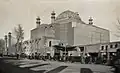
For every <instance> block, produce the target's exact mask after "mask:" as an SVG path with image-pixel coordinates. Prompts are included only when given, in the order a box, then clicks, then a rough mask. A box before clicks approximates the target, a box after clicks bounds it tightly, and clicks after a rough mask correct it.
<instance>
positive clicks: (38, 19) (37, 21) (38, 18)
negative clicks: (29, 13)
mask: <svg viewBox="0 0 120 73" xmlns="http://www.w3.org/2000/svg"><path fill="white" fill-rule="evenodd" d="M40 23H41V22H40V17H39V16H38V17H37V18H36V24H37V28H38V27H39V26H40Z"/></svg>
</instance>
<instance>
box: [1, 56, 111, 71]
mask: <svg viewBox="0 0 120 73" xmlns="http://www.w3.org/2000/svg"><path fill="white" fill-rule="evenodd" d="M8 66H9V68H8ZM1 68H2V70H3V69H4V68H8V69H7V71H10V70H12V73H80V69H81V68H89V69H91V70H92V71H93V73H112V72H111V71H110V68H111V67H109V66H103V65H92V64H80V63H64V62H57V61H42V60H29V59H23V60H17V59H15V58H8V57H6V58H0V69H1ZM4 70H5V71H6V69H4ZM9 73H11V72H9Z"/></svg>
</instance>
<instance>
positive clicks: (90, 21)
mask: <svg viewBox="0 0 120 73" xmlns="http://www.w3.org/2000/svg"><path fill="white" fill-rule="evenodd" d="M89 24H90V25H92V24H93V19H92V17H90V19H89Z"/></svg>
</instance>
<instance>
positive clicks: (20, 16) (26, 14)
mask: <svg viewBox="0 0 120 73" xmlns="http://www.w3.org/2000/svg"><path fill="white" fill-rule="evenodd" d="M53 10H54V11H55V12H56V15H58V14H60V13H61V12H63V11H65V10H71V11H74V12H78V13H79V15H80V17H81V19H82V20H83V21H84V22H86V23H88V18H89V17H90V16H92V17H93V19H94V25H96V26H100V27H103V28H105V29H109V30H110V32H111V36H110V37H111V41H117V40H119V38H118V37H116V36H115V35H114V34H115V32H116V31H117V29H116V24H117V21H116V19H117V17H119V16H120V1H119V0H0V37H4V35H5V34H7V33H8V32H9V31H13V30H14V27H15V26H17V24H22V26H23V27H24V30H25V39H29V38H30V30H31V29H33V28H35V27H36V24H35V19H36V17H37V16H40V18H41V22H42V23H50V13H51V12H52V11H53Z"/></svg>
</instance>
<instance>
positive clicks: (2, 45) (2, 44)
mask: <svg viewBox="0 0 120 73" xmlns="http://www.w3.org/2000/svg"><path fill="white" fill-rule="evenodd" d="M4 51H5V41H4V40H3V39H0V53H3V52H4Z"/></svg>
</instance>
